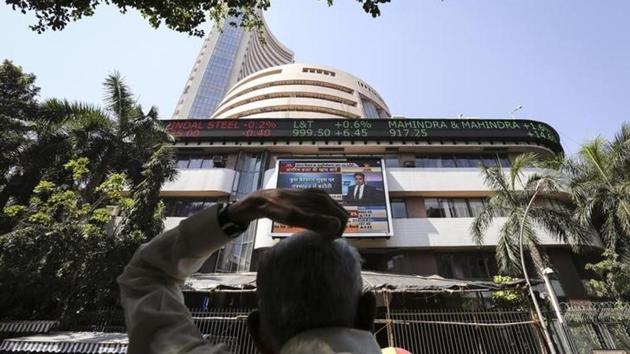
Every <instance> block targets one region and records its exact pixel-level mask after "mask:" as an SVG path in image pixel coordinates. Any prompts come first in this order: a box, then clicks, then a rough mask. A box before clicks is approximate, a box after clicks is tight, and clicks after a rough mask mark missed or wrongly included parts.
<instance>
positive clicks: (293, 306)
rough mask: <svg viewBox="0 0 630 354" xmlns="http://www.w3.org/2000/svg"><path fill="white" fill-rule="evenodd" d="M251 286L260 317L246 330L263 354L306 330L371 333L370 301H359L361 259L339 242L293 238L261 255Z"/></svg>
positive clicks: (366, 296) (314, 235) (365, 297)
mask: <svg viewBox="0 0 630 354" xmlns="http://www.w3.org/2000/svg"><path fill="white" fill-rule="evenodd" d="M256 283H257V289H258V290H257V292H258V298H259V311H257V312H254V313H252V314H250V317H249V319H248V324H249V329H250V332H251V334H252V336H253V337H254V340H255V341H256V343H257V346H258V349H259V350H260V351H261V352H262V353H274V352H278V351H279V350H280V348H281V347H282V345H284V344H285V343H286V342H287V341H288V340H289V339H290V338H292V337H293V336H295V335H296V334H298V333H300V332H304V331H306V330H309V329H316V328H324V327H348V328H359V329H364V330H370V329H371V327H372V322H373V318H374V311H375V310H374V308H375V300H374V296H373V295H372V293H369V292H368V293H366V294H363V295H362V287H363V283H362V280H361V264H360V256H359V254H358V252H357V251H356V249H354V248H353V247H352V246H350V245H348V244H347V243H346V242H344V241H330V240H326V239H325V238H323V237H322V236H321V235H319V234H317V233H314V232H311V231H304V232H301V233H298V234H295V235H293V236H291V237H290V238H288V239H285V240H283V241H281V242H279V243H278V244H277V245H276V246H274V247H273V248H271V249H270V250H268V251H267V253H266V254H264V255H263V257H262V258H261V260H260V261H259V263H258V275H257V279H256Z"/></svg>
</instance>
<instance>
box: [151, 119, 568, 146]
mask: <svg viewBox="0 0 630 354" xmlns="http://www.w3.org/2000/svg"><path fill="white" fill-rule="evenodd" d="M163 122H164V123H165V124H166V130H167V131H168V132H169V133H170V134H171V135H173V136H174V137H175V138H176V139H178V140H180V141H181V140H187V139H191V140H195V141H264V140H267V141H269V140H288V141H291V140H302V141H309V140H311V141H315V140H405V141H424V142H439V141H441V140H450V141H452V140H455V141H481V140H486V141H487V140H489V141H517V142H535V143H539V144H541V145H544V146H546V147H548V148H549V149H551V150H553V151H556V152H559V151H562V147H561V146H560V138H559V136H558V133H556V131H555V130H554V129H553V128H551V127H550V126H549V125H547V124H545V123H542V122H536V121H532V120H509V119H504V120H492V119H211V120H165V121H163Z"/></svg>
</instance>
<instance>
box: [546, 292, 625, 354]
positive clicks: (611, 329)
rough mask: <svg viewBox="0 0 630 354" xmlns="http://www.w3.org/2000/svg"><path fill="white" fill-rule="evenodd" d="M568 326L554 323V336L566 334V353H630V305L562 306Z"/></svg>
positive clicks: (564, 344) (595, 303)
mask: <svg viewBox="0 0 630 354" xmlns="http://www.w3.org/2000/svg"><path fill="white" fill-rule="evenodd" d="M561 308H562V313H563V316H564V320H565V323H564V325H560V324H559V323H557V322H555V321H553V322H554V323H553V326H552V328H553V329H554V332H556V333H557V332H558V331H565V333H566V334H567V336H566V337H567V338H568V343H559V344H561V345H559V346H560V347H562V349H563V352H564V353H575V354H590V353H591V352H593V351H594V350H615V349H616V350H625V351H627V352H629V353H630V304H627V303H625V304H624V303H612V302H592V303H585V304H568V303H563V304H561Z"/></svg>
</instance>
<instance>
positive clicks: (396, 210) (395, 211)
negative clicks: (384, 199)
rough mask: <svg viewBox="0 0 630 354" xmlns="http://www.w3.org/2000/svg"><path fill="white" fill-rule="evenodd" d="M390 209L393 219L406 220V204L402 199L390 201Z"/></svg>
mask: <svg viewBox="0 0 630 354" xmlns="http://www.w3.org/2000/svg"><path fill="white" fill-rule="evenodd" d="M390 206H391V208H392V216H393V217H394V219H406V218H407V204H406V203H405V201H404V200H403V199H392V200H391V201H390Z"/></svg>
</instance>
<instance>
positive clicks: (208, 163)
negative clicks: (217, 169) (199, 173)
mask: <svg viewBox="0 0 630 354" xmlns="http://www.w3.org/2000/svg"><path fill="white" fill-rule="evenodd" d="M213 167H214V162H213V160H212V159H210V158H205V159H203V161H202V162H201V168H213Z"/></svg>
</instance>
